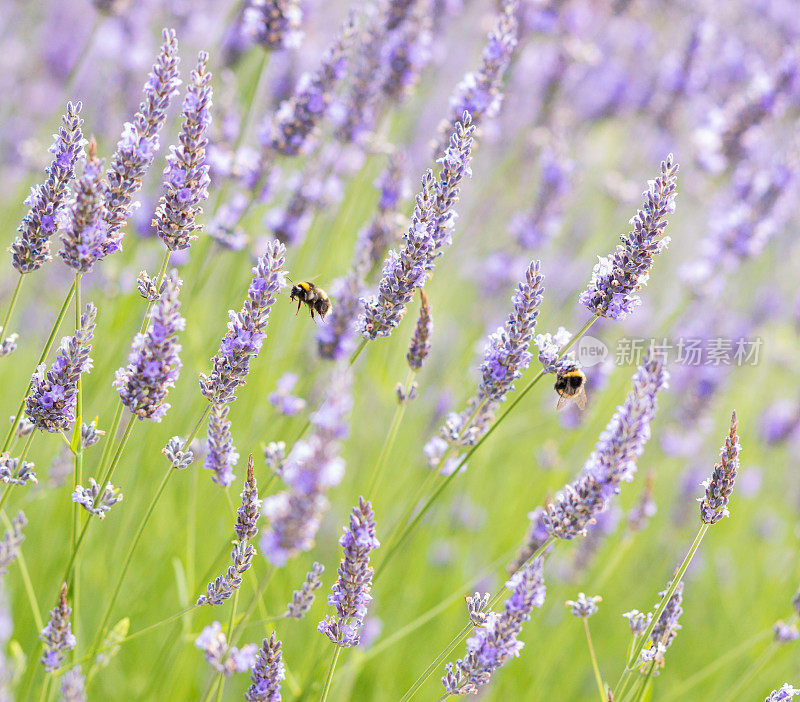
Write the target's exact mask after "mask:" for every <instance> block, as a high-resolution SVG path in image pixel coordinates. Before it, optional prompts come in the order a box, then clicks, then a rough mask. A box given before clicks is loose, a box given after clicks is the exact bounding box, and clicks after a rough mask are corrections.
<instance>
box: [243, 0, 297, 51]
mask: <svg viewBox="0 0 800 702" xmlns="http://www.w3.org/2000/svg"><path fill="white" fill-rule="evenodd" d="M302 18H303V12H302V10H301V9H300V3H299V2H298V0H248V2H247V5H246V7H245V10H244V13H243V14H242V25H243V27H242V28H243V30H244V32H245V34H246V35H247V36H249V37H252V38H253V40H254V41H255V42H256V43H257V44H259V45H260V46H263V47H264V48H265V49H283V48H290V47H294V46H297V44H298V43H299V41H300V39H301V37H302V32H301V31H300V22H301V20H302Z"/></svg>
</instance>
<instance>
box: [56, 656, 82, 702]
mask: <svg viewBox="0 0 800 702" xmlns="http://www.w3.org/2000/svg"><path fill="white" fill-rule="evenodd" d="M86 699H87V697H86V680H85V679H84V677H83V673H82V672H81V667H80V666H79V665H76V666H75V667H74V668H70V669H69V670H68V671H67V672H66V673H64V677H63V678H62V680H61V702H86Z"/></svg>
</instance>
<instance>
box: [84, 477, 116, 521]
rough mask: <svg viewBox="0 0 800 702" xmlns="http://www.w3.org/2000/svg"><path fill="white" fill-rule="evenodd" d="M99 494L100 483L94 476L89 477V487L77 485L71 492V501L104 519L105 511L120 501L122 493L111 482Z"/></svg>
mask: <svg viewBox="0 0 800 702" xmlns="http://www.w3.org/2000/svg"><path fill="white" fill-rule="evenodd" d="M98 495H100V485H98V484H97V482H96V481H95V479H94V478H89V487H88V488H85V487H83V486H82V485H78V486H77V487H76V488H75V490H73V492H72V501H73V502H76V503H77V504H79V505H81V506H82V507H83V508H84V509H85V510H86V511H87V512H89V513H90V514H94V515H96V516H97V517H98V518H99V519H105V516H106V513H107V512H108V511H109V510H110V509H111V508H112V507H113V506H114V505H115V504H117V502H122V493H121V492H120V491H119V488H115V487H114V486H113V485H112V484H111V483H109V484H108V485H106V487H105V490H103V495H102V497H100V499H99V500H98Z"/></svg>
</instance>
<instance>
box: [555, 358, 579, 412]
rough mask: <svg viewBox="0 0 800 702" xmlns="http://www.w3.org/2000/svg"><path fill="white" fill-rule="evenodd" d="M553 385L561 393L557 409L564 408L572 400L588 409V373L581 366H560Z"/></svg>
mask: <svg viewBox="0 0 800 702" xmlns="http://www.w3.org/2000/svg"><path fill="white" fill-rule="evenodd" d="M553 387H554V389H555V391H556V392H557V393H558V395H559V397H558V404H557V405H556V408H557V409H564V407H566V406H567V405H568V404H569V403H570V402H574V403H575V404H576V405H578V407H579V408H580V409H586V375H585V374H584V372H583V371H582V370H581V369H580V368H578V367H577V366H573V365H567V366H565V367H564V368H559V369H558V370H557V371H556V384H555V385H554V386H553Z"/></svg>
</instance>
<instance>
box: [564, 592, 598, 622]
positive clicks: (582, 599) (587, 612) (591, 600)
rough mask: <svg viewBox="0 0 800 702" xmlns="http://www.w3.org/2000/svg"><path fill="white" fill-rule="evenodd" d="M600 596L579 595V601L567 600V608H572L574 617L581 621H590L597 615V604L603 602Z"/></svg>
mask: <svg viewBox="0 0 800 702" xmlns="http://www.w3.org/2000/svg"><path fill="white" fill-rule="evenodd" d="M602 600H603V598H602V597H600V595H594V596H592V597H587V596H586V595H585V594H584V593H582V592H579V593H578V599H577V600H574V601H573V600H567V607H571V608H572V616H573V617H578V618H580V619H588V618H589V617H591V616H592V615H593V614H596V613H597V603H598V602H602Z"/></svg>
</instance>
